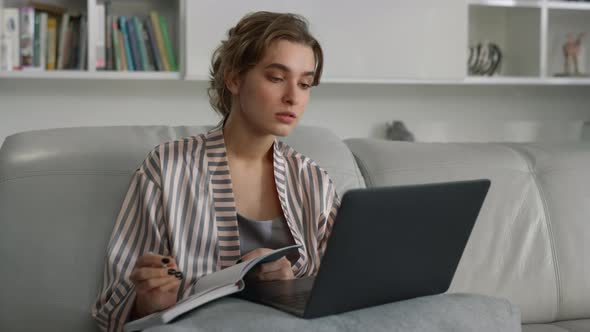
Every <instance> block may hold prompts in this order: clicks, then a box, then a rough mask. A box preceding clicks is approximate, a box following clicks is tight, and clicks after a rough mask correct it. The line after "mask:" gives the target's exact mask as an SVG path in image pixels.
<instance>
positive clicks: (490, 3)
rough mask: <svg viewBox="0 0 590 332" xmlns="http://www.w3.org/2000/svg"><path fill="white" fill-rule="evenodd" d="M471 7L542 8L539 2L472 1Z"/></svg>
mask: <svg viewBox="0 0 590 332" xmlns="http://www.w3.org/2000/svg"><path fill="white" fill-rule="evenodd" d="M469 5H472V6H486V7H517V8H542V7H543V2H542V1H539V0H470V1H469Z"/></svg>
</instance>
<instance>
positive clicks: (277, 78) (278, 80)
mask: <svg viewBox="0 0 590 332" xmlns="http://www.w3.org/2000/svg"><path fill="white" fill-rule="evenodd" d="M282 80H283V79H282V78H280V77H276V76H271V77H270V81H271V82H275V83H276V82H280V81H282Z"/></svg>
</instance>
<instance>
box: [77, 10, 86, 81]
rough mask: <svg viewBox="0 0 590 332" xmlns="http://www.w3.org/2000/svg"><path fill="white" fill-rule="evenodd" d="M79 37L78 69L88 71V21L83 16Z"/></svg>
mask: <svg viewBox="0 0 590 332" xmlns="http://www.w3.org/2000/svg"><path fill="white" fill-rule="evenodd" d="M78 31H79V35H78V63H77V68H78V69H79V70H84V69H86V61H87V54H88V45H87V44H88V21H87V19H86V15H82V18H81V19H80V25H79V30H78Z"/></svg>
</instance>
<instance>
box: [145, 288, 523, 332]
mask: <svg viewBox="0 0 590 332" xmlns="http://www.w3.org/2000/svg"><path fill="white" fill-rule="evenodd" d="M237 329H239V330H240V331H293V332H295V331H297V332H299V331H388V332H391V331H405V332H408V331H448V332H461V331H465V332H467V331H469V332H471V331H478V332H486V331H490V332H491V331H504V332H510V331H514V332H517V331H521V322H520V311H519V310H518V308H516V307H515V306H513V305H512V304H511V303H510V302H508V301H507V300H504V299H498V298H493V297H489V296H484V295H475V294H443V295H435V296H427V297H421V298H416V299H412V300H407V301H401V302H395V303H389V304H385V305H381V306H377V307H372V308H366V309H362V310H356V311H351V312H347V313H342V314H339V315H333V316H327V317H322V318H316V319H311V320H306V319H301V318H297V317H295V316H292V315H290V314H287V313H284V312H281V311H278V310H275V309H273V308H270V307H266V306H263V305H259V304H255V303H250V302H247V301H244V300H241V299H237V298H231V297H229V298H224V299H221V300H218V301H215V302H213V303H210V304H208V305H206V306H204V307H201V308H200V309H197V310H195V311H193V312H191V313H188V314H187V315H185V316H183V317H181V318H180V319H178V320H177V321H175V322H173V323H171V324H168V325H162V326H157V327H153V328H150V329H148V330H145V331H146V332H181V331H183V332H184V331H200V332H205V331H233V330H237Z"/></svg>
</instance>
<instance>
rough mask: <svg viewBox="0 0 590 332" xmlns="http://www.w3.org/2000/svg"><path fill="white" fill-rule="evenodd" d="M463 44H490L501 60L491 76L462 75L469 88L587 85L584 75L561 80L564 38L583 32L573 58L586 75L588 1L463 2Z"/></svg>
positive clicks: (589, 66)
mask: <svg viewBox="0 0 590 332" xmlns="http://www.w3.org/2000/svg"><path fill="white" fill-rule="evenodd" d="M468 6H469V29H468V34H469V38H468V39H469V45H470V46H471V45H475V44H476V43H478V42H485V41H488V42H489V41H493V42H494V43H496V44H497V45H499V46H500V48H501V50H502V53H503V60H502V65H501V67H500V70H499V71H498V72H497V73H496V74H495V75H494V76H491V77H489V76H477V75H473V76H470V75H468V76H467V78H466V81H467V82H471V83H474V84H529V85H590V76H580V77H577V76H565V77H560V74H563V72H564V56H563V51H562V46H563V44H564V43H565V41H566V38H567V35H568V34H569V33H577V32H584V31H585V32H586V33H587V35H586V37H585V38H584V39H583V40H582V45H583V47H582V50H581V52H580V55H579V57H578V60H579V67H580V69H581V71H583V72H584V73H586V74H590V2H571V1H554V0H471V1H469V5H468Z"/></svg>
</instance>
